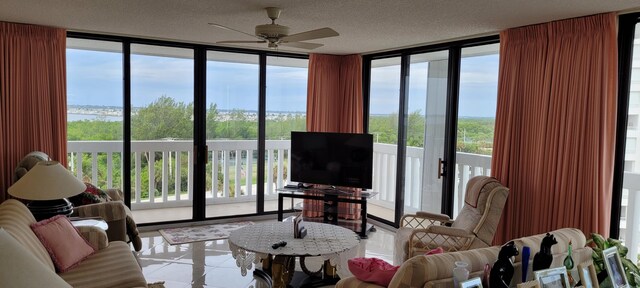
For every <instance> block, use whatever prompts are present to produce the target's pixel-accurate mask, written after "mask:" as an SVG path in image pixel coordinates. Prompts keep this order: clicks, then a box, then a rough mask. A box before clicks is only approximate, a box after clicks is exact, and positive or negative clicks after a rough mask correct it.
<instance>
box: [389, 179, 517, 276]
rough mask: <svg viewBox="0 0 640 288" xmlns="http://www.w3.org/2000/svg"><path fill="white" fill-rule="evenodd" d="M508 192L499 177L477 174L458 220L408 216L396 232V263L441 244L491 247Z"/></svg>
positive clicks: (420, 214)
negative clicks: (497, 178)
mask: <svg viewBox="0 0 640 288" xmlns="http://www.w3.org/2000/svg"><path fill="white" fill-rule="evenodd" d="M508 194H509V189H508V188H507V187H505V186H503V185H502V184H501V183H500V182H498V180H496V179H495V178H493V177H488V176H476V177H473V178H471V179H470V180H469V182H468V183H467V191H466V194H465V204H464V206H463V207H462V210H461V211H460V213H459V214H458V216H457V217H456V219H455V220H453V219H451V218H449V216H447V215H444V214H434V213H429V212H416V213H415V214H407V215H404V216H403V217H402V219H401V220H400V228H398V230H397V231H396V237H395V249H394V252H393V253H394V255H393V256H394V257H393V261H394V264H395V265H400V264H402V263H403V262H404V261H406V260H407V259H409V258H411V257H413V256H416V255H419V254H424V253H425V252H428V251H430V250H431V249H434V248H437V247H442V248H443V249H444V251H445V252H454V251H463V250H469V249H475V248H481V247H489V246H491V242H492V241H493V236H494V234H495V232H496V228H497V226H498V222H499V221H500V215H501V214H502V209H503V208H504V204H505V202H506V200H507V196H508Z"/></svg>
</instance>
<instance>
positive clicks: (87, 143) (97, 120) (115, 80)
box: [67, 38, 123, 189]
mask: <svg viewBox="0 0 640 288" xmlns="http://www.w3.org/2000/svg"><path fill="white" fill-rule="evenodd" d="M122 77H123V73H122V43H119V42H110V41H98V40H87V39H74V38H69V39H67V141H68V145H67V147H68V157H69V159H68V163H69V169H70V170H71V171H72V172H73V173H74V174H75V175H77V176H78V177H79V178H81V179H82V180H83V181H84V182H87V183H92V184H93V185H95V186H97V187H99V188H102V189H106V188H122V183H123V182H122V175H123V174H122V172H123V171H122V151H123V150H122V147H123V146H122V144H123V143H122V140H123V97H122V91H123V89H122V85H123V84H122Z"/></svg>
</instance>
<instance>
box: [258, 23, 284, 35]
mask: <svg viewBox="0 0 640 288" xmlns="http://www.w3.org/2000/svg"><path fill="white" fill-rule="evenodd" d="M256 35H257V36H260V37H264V38H281V37H284V36H287V35H289V27H287V26H282V25H278V24H263V25H258V26H256Z"/></svg>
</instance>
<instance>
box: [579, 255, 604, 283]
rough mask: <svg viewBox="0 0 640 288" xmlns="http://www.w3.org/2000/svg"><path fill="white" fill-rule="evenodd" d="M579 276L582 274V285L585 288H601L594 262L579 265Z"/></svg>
mask: <svg viewBox="0 0 640 288" xmlns="http://www.w3.org/2000/svg"><path fill="white" fill-rule="evenodd" d="M578 274H580V283H581V284H582V286H584V287H585V288H600V284H599V283H598V274H596V267H595V266H593V261H587V262H583V263H580V264H578Z"/></svg>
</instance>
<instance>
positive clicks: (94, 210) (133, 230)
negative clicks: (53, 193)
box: [14, 151, 142, 251]
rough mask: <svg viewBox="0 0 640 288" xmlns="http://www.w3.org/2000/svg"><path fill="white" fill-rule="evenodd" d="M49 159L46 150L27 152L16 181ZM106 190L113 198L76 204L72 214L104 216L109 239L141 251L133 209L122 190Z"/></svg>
mask: <svg viewBox="0 0 640 288" xmlns="http://www.w3.org/2000/svg"><path fill="white" fill-rule="evenodd" d="M48 160H49V155H47V154H46V153H44V152H40V151H34V152H31V153H29V154H27V155H26V156H25V157H24V158H23V159H22V160H21V161H20V163H18V166H17V167H16V169H15V173H14V182H15V181H18V179H20V178H21V177H22V176H24V175H25V174H27V172H28V171H29V170H30V169H31V168H32V167H33V166H35V165H36V163H38V162H40V161H48ZM105 192H106V193H107V194H108V195H109V197H110V198H111V200H110V201H108V202H104V203H96V204H87V205H82V206H76V207H74V211H73V214H72V215H71V216H77V217H87V218H89V217H99V218H102V219H103V220H105V221H106V222H107V224H108V225H109V229H107V231H106V232H107V236H108V239H109V241H124V242H131V244H133V248H134V249H135V250H136V251H140V249H142V240H141V239H140V236H139V235H138V228H137V226H136V223H135V221H134V220H133V217H132V214H131V210H129V207H127V206H126V205H124V202H123V201H122V200H123V196H122V191H120V190H119V189H107V190H106V191H105Z"/></svg>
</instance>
